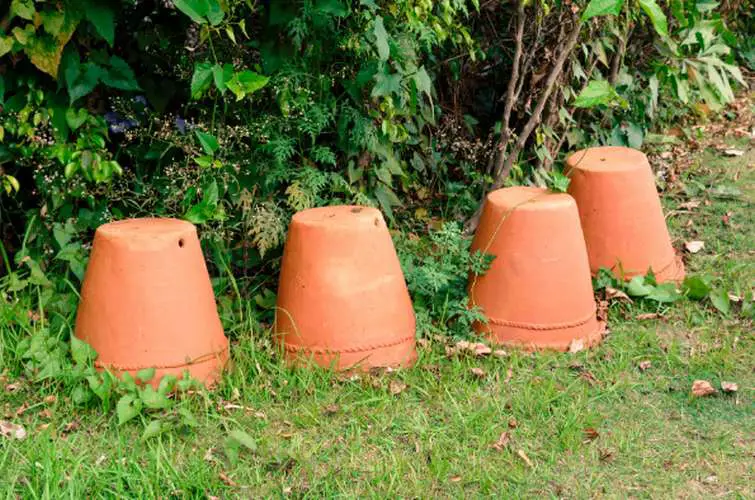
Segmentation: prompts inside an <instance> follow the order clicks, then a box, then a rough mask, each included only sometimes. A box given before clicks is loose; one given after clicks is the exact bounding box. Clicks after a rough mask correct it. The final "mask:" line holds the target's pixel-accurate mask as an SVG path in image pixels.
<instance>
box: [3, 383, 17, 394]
mask: <svg viewBox="0 0 755 500" xmlns="http://www.w3.org/2000/svg"><path fill="white" fill-rule="evenodd" d="M20 388H21V384H19V383H18V382H14V383H12V384H8V385H6V386H5V392H16V391H17V390H19V389H20Z"/></svg>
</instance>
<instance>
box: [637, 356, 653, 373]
mask: <svg viewBox="0 0 755 500" xmlns="http://www.w3.org/2000/svg"><path fill="white" fill-rule="evenodd" d="M651 366H653V364H652V363H651V362H650V361H648V360H647V359H646V360H645V361H640V364H639V365H637V367H638V368H639V369H640V371H641V372H644V371H645V370H649V369H650V367H651Z"/></svg>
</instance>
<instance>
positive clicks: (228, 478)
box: [218, 471, 237, 488]
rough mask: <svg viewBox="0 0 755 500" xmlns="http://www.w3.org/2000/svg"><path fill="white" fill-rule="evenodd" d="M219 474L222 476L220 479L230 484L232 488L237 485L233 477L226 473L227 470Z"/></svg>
mask: <svg viewBox="0 0 755 500" xmlns="http://www.w3.org/2000/svg"><path fill="white" fill-rule="evenodd" d="M218 475H219V476H220V480H221V481H223V483H225V484H226V485H227V486H230V487H231V488H233V487H235V486H237V485H236V483H235V482H234V481H233V479H231V478H230V477H228V474H226V473H225V472H222V471H221V472H220V474H218Z"/></svg>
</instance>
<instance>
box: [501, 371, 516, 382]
mask: <svg viewBox="0 0 755 500" xmlns="http://www.w3.org/2000/svg"><path fill="white" fill-rule="evenodd" d="M513 376H514V370H512V369H511V368H509V369H507V370H506V378H505V379H503V383H504V384H508V383H509V381H510V380H511V377H513Z"/></svg>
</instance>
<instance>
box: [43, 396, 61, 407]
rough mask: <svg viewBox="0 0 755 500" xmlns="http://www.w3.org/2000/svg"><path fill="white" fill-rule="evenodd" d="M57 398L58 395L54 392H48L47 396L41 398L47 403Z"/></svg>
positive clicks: (51, 402)
mask: <svg viewBox="0 0 755 500" xmlns="http://www.w3.org/2000/svg"><path fill="white" fill-rule="evenodd" d="M57 400H58V397H57V396H56V395H55V394H50V395H49V396H47V397H45V399H43V401H44V402H45V403H47V404H48V405H50V404H53V403H54V402H55V401H57Z"/></svg>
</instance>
